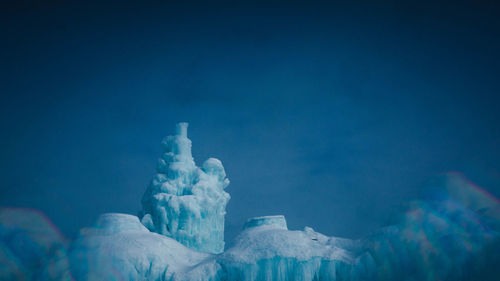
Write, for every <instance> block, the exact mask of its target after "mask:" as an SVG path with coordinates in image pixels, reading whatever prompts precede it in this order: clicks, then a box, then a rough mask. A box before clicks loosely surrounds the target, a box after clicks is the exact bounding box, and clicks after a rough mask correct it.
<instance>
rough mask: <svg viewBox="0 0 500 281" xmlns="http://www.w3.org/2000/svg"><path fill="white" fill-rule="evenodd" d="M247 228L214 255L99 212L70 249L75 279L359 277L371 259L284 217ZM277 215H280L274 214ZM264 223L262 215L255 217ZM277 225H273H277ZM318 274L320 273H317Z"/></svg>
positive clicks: (355, 246)
mask: <svg viewBox="0 0 500 281" xmlns="http://www.w3.org/2000/svg"><path fill="white" fill-rule="evenodd" d="M266 218H267V219H269V218H271V220H268V223H266V224H260V225H254V226H247V227H246V228H245V230H244V231H243V232H242V233H241V234H240V235H239V236H238V238H237V240H236V243H235V245H234V247H231V248H230V249H228V250H227V251H226V252H224V253H223V254H219V255H215V254H209V253H203V252H199V251H196V250H193V249H190V248H187V247H185V246H184V245H182V244H180V243H179V242H177V241H175V240H174V239H172V238H169V237H166V236H163V235H159V234H157V233H153V232H150V231H149V230H147V229H146V228H145V227H144V226H143V225H142V224H141V223H140V222H139V220H138V218H137V217H135V216H131V215H125V214H104V215H102V216H101V217H100V218H99V219H98V220H97V222H96V224H95V225H94V226H93V227H90V228H86V229H83V230H82V231H81V235H80V237H79V238H78V239H77V240H76V241H75V242H74V244H73V247H72V251H71V253H70V261H71V265H72V269H73V271H72V272H73V276H74V277H75V279H76V280H177V281H181V280H185V281H188V280H199V281H201V280H206V281H209V280H212V281H215V280H218V281H222V280H242V281H243V280H256V281H257V280H297V281H299V280H351V279H353V280H361V279H356V278H361V277H366V274H367V272H374V271H373V270H371V271H370V270H368V269H369V268H367V267H370V268H371V267H373V264H374V263H373V261H372V260H371V257H370V256H369V255H367V254H366V253H364V252H363V250H362V248H361V245H360V244H359V242H356V241H352V240H348V239H338V238H331V237H326V236H324V235H321V234H319V233H316V232H314V231H313V230H312V229H311V228H307V229H306V230H305V231H289V230H287V229H286V227H283V223H286V222H285V221H284V217H283V216H273V217H266ZM277 218H278V219H277ZM255 220H257V221H262V220H263V218H262V217H261V218H256V219H255ZM273 222H274V223H275V224H274V223H273ZM318 278H319V279H318Z"/></svg>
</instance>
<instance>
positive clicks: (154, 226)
mask: <svg viewBox="0 0 500 281" xmlns="http://www.w3.org/2000/svg"><path fill="white" fill-rule="evenodd" d="M187 128H188V123H179V124H177V132H176V135H175V136H168V137H166V138H165V139H164V140H163V142H162V147H163V154H162V156H161V158H160V159H159V160H158V167H157V172H158V173H157V174H156V175H155V176H154V177H153V179H152V180H151V183H150V184H149V186H148V188H147V190H146V192H145V193H144V196H143V199H142V206H143V211H142V219H141V221H142V223H143V224H144V225H145V226H146V227H147V228H148V229H149V230H151V231H154V232H157V233H159V234H162V235H165V236H168V237H172V238H174V239H175V240H177V241H179V242H180V243H182V244H183V245H186V246H187V247H189V248H192V249H196V250H199V251H202V252H208V253H220V252H222V251H223V250H224V216H225V214H226V204H227V202H228V201H229V198H230V197H229V194H228V193H227V192H225V191H224V188H225V187H226V186H227V185H228V184H229V180H228V179H227V178H226V173H225V171H224V167H223V166H222V163H221V162H220V161H219V160H218V159H215V158H209V159H207V160H206V161H205V162H204V163H203V165H202V167H201V168H199V167H197V166H196V164H195V162H194V159H193V156H192V155H191V140H190V139H188V137H187Z"/></svg>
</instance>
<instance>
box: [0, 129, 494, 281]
mask: <svg viewBox="0 0 500 281" xmlns="http://www.w3.org/2000/svg"><path fill="white" fill-rule="evenodd" d="M187 128H188V124H187V123H179V124H178V125H177V131H176V134H175V135H173V136H169V137H166V138H165V139H164V140H163V142H162V147H163V154H162V155H161V157H160V159H159V161H158V167H157V174H156V175H155V176H154V177H153V179H152V180H151V182H150V184H149V185H148V187H147V189H146V192H145V193H144V196H143V198H142V211H141V212H140V214H139V216H138V217H137V216H134V215H129V214H116V213H110V214H103V215H101V216H100V217H99V218H98V219H97V221H96V223H95V224H94V225H93V226H91V227H87V228H84V229H82V230H81V232H80V235H79V236H78V238H77V239H76V240H75V241H73V242H72V244H71V246H70V247H69V248H67V251H68V254H67V256H66V252H65V251H66V248H65V247H64V246H60V248H61V250H60V251H59V253H60V254H59V255H56V256H54V255H53V254H51V252H50V251H49V249H52V248H51V247H47V249H48V250H47V251H40V248H39V247H37V243H28V242H30V241H32V240H34V239H32V238H31V237H32V236H33V235H32V233H33V232H35V231H39V229H40V227H37V226H36V227H34V228H33V229H28V230H30V231H19V228H20V227H19V225H20V224H21V223H22V220H18V219H17V217H16V216H12V215H9V216H3V215H2V214H6V213H9V214H10V213H12V212H6V211H3V212H2V210H0V242H1V243H3V244H1V243H0V262H1V261H2V257H5V256H7V257H10V256H15V259H14V258H13V259H12V261H16V263H15V264H14V265H13V266H10V267H8V268H9V270H12V272H14V273H13V274H11V275H10V276H20V275H19V274H18V273H19V272H20V271H22V269H23V268H31V267H29V266H30V265H31V264H32V260H33V259H32V258H31V256H27V255H26V253H36V254H37V255H39V256H42V258H43V259H42V260H43V261H44V263H40V264H48V265H50V266H44V268H45V269H46V270H45V271H42V270H39V269H38V267H35V270H34V271H33V272H29V274H30V275H29V276H35V277H36V278H34V279H24V280H61V281H62V280H64V281H70V280H78V281H80V280H82V281H94V280H103V281H105V280H141V281H146V280H148V281H150V280H156V281H320V280H322V281H334V280H351V281H362V280H390V281H392V280H394V281H396V280H398V281H399V280H489V279H485V278H482V277H481V274H482V273H483V272H484V271H485V268H486V269H490V268H491V269H493V270H496V268H497V267H491V266H490V267H488V265H489V263H488V262H490V260H495V259H494V257H495V254H496V253H498V251H495V249H498V246H499V245H500V235H499V230H500V223H499V221H500V201H498V199H496V198H494V197H491V196H489V195H488V194H487V193H485V192H482V191H481V190H479V189H478V188H477V187H476V186H474V185H473V184H471V183H469V182H468V181H466V180H465V179H464V178H463V177H462V176H460V175H457V174H445V175H444V176H442V177H441V178H440V180H438V181H436V182H433V183H432V186H431V187H430V190H432V194H436V192H437V195H438V196H430V197H427V198H426V199H421V200H416V201H414V202H412V203H411V204H409V207H408V209H407V210H406V211H405V212H404V213H402V214H401V215H400V216H399V218H398V220H397V221H395V222H394V224H392V225H389V226H386V227H383V228H381V229H379V230H377V231H375V232H373V233H372V234H370V235H368V236H366V237H364V238H361V239H357V240H352V239H344V238H338V237H331V236H326V235H323V234H321V233H318V232H315V231H314V230H313V229H312V228H310V227H305V228H304V229H303V230H289V229H288V227H287V222H286V220H285V217H284V216H263V217H256V218H251V219H249V220H248V221H247V222H246V223H245V225H244V227H243V229H242V231H241V233H240V234H239V235H238V236H237V237H236V238H235V240H234V241H233V243H232V246H231V247H230V248H229V249H224V216H225V207H226V204H227V203H228V200H229V195H228V193H226V192H225V191H224V188H225V187H227V185H228V184H229V180H228V179H227V178H226V174H225V172H224V168H223V166H222V163H221V162H220V161H219V160H217V159H214V158H210V159H208V160H206V161H205V162H204V163H203V165H201V167H197V166H196V164H195V162H194V159H193V157H192V154H191V141H190V140H189V139H188V137H187ZM22 216H25V214H24V213H22V214H20V216H19V217H22ZM6 217H7V218H14V219H10V220H7V219H6ZM21 226H22V225H21ZM42 229H43V228H42ZM43 237H45V236H43ZM14 238H15V239H14ZM19 241H21V242H23V241H24V242H23V243H20V242H19ZM56 242H57V241H56ZM51 243H52V242H51ZM59 244H60V245H63V244H62V243H59ZM49 245H50V244H49ZM495 245H496V246H495ZM42 249H45V248H42ZM16 255H17V256H16ZM496 256H498V255H496ZM66 258H67V259H66ZM497 260H498V258H497ZM471 261H472V262H474V263H472V266H469V267H467V266H465V265H467V264H468V265H470V264H471ZM68 264H69V266H70V268H69V269H68ZM0 265H1V263H0ZM497 271H498V270H497ZM5 272H7V271H5V270H3V271H2V267H1V266H0V280H19V278H18V279H8V278H3V277H4V276H9V275H6V274H10V272H7V273H5ZM2 274H3V275H2ZM16 274H17V275H16ZM70 275H71V276H70ZM47 276H48V277H47ZM58 276H60V277H58ZM491 276H498V274H493V275H491Z"/></svg>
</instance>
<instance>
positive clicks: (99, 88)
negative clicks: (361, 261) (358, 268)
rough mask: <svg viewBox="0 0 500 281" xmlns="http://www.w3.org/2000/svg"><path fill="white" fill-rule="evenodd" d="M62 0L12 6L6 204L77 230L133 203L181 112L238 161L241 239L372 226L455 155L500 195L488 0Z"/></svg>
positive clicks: (498, 114)
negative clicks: (275, 227) (263, 228)
mask: <svg viewBox="0 0 500 281" xmlns="http://www.w3.org/2000/svg"><path fill="white" fill-rule="evenodd" d="M65 2H66V1H49V2H48V3H45V4H40V3H38V4H37V3H34V2H21V3H20V4H15V6H9V7H4V8H3V9H2V16H1V17H0V21H1V26H2V30H1V37H0V38H1V40H2V41H1V42H2V44H1V45H0V49H1V52H0V60H1V73H0V74H1V76H0V79H1V80H0V93H1V101H0V102H1V103H0V115H1V119H0V128H1V138H0V142H1V143H0V147H1V148H0V153H1V159H0V171H1V172H0V188H1V189H0V205H2V206H20V207H31V208H37V209H40V210H42V211H43V212H45V213H46V214H47V215H48V216H49V217H50V218H51V219H52V220H53V221H54V223H55V224H56V225H57V226H58V227H59V228H60V229H61V230H62V231H63V233H65V234H66V235H67V236H69V237H73V236H74V235H75V234H76V233H77V231H78V229H79V228H81V227H83V226H86V225H90V224H91V223H92V222H93V220H94V219H95V218H96V216H97V215H98V214H100V213H103V212H125V213H132V214H136V212H137V211H138V210H139V209H140V199H141V196H142V193H143V192H144V190H145V188H146V185H147V184H148V182H149V180H150V178H151V176H152V175H153V174H154V169H155V164H156V160H157V158H158V157H159V156H160V151H161V150H160V141H161V139H162V138H163V137H164V136H166V135H168V134H171V133H173V132H174V127H175V123H176V122H178V121H188V122H190V130H189V136H190V138H191V140H192V141H193V155H194V157H195V160H197V162H198V163H202V161H203V160H205V159H206V158H207V157H212V156H213V157H217V158H219V159H221V160H222V162H223V164H224V166H225V168H226V172H227V174H228V177H229V178H230V180H231V185H230V186H229V187H228V189H227V191H228V192H229V193H230V194H231V196H232V199H231V201H230V203H229V205H228V215H227V217H226V218H227V219H226V221H227V236H228V237H229V239H230V238H231V237H233V236H234V235H235V234H236V233H237V232H238V231H239V229H240V227H241V225H242V224H243V223H244V221H245V220H246V219H247V218H249V217H251V216H257V215H272V214H283V215H285V216H286V217H287V220H288V224H289V228H291V229H298V228H303V227H304V226H306V225H307V226H311V227H313V228H314V229H316V230H317V231H320V232H322V233H325V234H327V235H335V236H345V237H360V236H362V235H364V234H366V233H368V232H370V231H372V230H374V229H375V228H377V227H378V226H380V225H383V224H384V223H385V221H386V220H387V218H388V217H389V215H390V213H391V212H392V211H393V210H394V209H395V208H397V206H398V204H401V203H402V202H405V201H407V200H409V199H412V198H415V197H417V196H418V194H419V187H420V186H422V183H423V182H425V181H426V180H427V179H428V178H429V177H431V176H432V175H434V174H436V173H440V172H445V171H451V170H453V171H460V172H462V173H464V174H465V175H466V176H467V177H468V178H469V179H471V180H472V181H474V182H476V183H477V184H479V185H480V186H482V187H484V188H485V189H487V190H489V191H490V192H491V193H493V194H494V195H496V196H497V197H499V196H500V160H499V159H500V149H499V142H500V129H499V124H500V106H499V104H500V97H499V94H500V85H499V77H500V76H499V74H500V55H499V50H500V29H499V24H500V17H499V14H500V13H499V12H500V9H499V6H498V5H497V4H495V3H494V1H470V2H457V1H451V2H453V4H452V3H444V2H440V3H437V2H436V1H432V2H433V4H428V3H425V2H420V1H419V2H417V1H412V2H411V3H410V2H408V3H407V4H396V3H397V2H400V1H397V2H394V3H392V4H391V3H389V2H388V1H373V2H372V3H362V2H356V3H351V4H346V3H332V2H330V3H328V4H325V3H313V2H312V1H305V2H294V1H287V2H279V1H262V2H261V1H253V2H238V1H236V2H238V3H237V4H235V3H228V2H221V1H215V2H214V1H206V2H208V3H205V4H200V3H195V2H190V1H180V2H184V4H179V3H177V4H175V3H162V2H160V1H152V2H149V1H137V2H136V3H134V2H127V1H117V2H108V4H89V3H88V2H87V3H85V4H83V3H78V4H70V3H67V2H66V3H65ZM346 2H353V1H346ZM376 2H384V4H375V3H376Z"/></svg>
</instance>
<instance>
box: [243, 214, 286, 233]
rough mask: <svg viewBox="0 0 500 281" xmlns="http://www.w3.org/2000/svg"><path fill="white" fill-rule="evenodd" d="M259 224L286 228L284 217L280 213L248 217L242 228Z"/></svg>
mask: <svg viewBox="0 0 500 281" xmlns="http://www.w3.org/2000/svg"><path fill="white" fill-rule="evenodd" d="M261 225H271V226H274V227H276V228H279V229H285V230H288V228H287V226H286V219H285V217H284V216H282V215H276V216H263V217H254V218H250V219H248V220H247V222H246V223H245V225H244V226H243V229H248V228H253V227H257V226H261Z"/></svg>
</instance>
